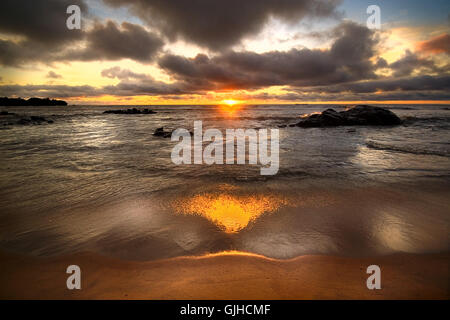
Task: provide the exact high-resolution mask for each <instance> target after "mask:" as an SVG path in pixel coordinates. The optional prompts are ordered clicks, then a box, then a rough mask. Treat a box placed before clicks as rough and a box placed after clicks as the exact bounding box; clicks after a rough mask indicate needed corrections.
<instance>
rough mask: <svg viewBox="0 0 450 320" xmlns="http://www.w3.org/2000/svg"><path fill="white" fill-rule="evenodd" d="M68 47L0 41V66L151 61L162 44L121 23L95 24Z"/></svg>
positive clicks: (135, 26) (142, 29) (146, 33)
mask: <svg viewBox="0 0 450 320" xmlns="http://www.w3.org/2000/svg"><path fill="white" fill-rule="evenodd" d="M81 35H82V37H81V38H80V39H77V40H76V41H74V42H73V43H71V45H70V46H68V45H66V44H44V43H40V42H36V41H34V40H23V41H19V42H14V41H11V40H1V39H0V64H1V65H5V66H16V67H20V66H23V65H24V64H26V63H29V62H44V63H52V62H56V61H99V60H120V59H132V60H136V61H139V62H142V63H148V62H150V61H152V59H153V58H154V56H155V55H156V54H157V53H158V51H159V50H161V48H162V47H163V45H164V43H163V41H162V40H161V39H160V38H159V37H158V36H156V35H155V34H154V33H152V32H149V31H147V30H146V29H145V28H143V27H141V26H139V25H135V24H131V23H127V22H124V23H122V25H121V26H120V27H119V26H118V25H117V24H116V23H114V22H112V21H107V22H106V24H104V25H103V24H100V23H96V24H95V25H94V26H93V28H91V29H89V30H87V31H85V32H83V33H82V34H81Z"/></svg>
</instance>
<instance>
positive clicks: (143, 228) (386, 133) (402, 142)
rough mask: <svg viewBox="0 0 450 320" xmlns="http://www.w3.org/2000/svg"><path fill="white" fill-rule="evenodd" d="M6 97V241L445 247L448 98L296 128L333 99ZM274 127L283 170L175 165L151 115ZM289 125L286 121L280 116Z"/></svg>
mask: <svg viewBox="0 0 450 320" xmlns="http://www.w3.org/2000/svg"><path fill="white" fill-rule="evenodd" d="M132 107H134V106H126V107H125V106H122V107H120V106H70V107H2V108H0V109H1V110H2V111H3V110H6V111H8V112H14V113H17V114H20V115H24V116H25V115H26V116H31V115H34V116H43V117H45V118H46V119H49V120H53V121H54V123H52V124H47V123H45V124H41V125H29V126H27V125H24V126H22V125H7V124H8V120H7V119H6V117H4V116H1V118H0V141H1V142H0V154H1V158H0V159H1V166H0V177H1V180H0V250H4V251H11V252H18V253H26V254H32V255H36V256H55V255H62V254H69V253H74V252H81V251H91V252H96V253H99V254H103V255H107V256H112V257H117V258H120V259H125V260H156V259H163V258H170V257H177V256H194V255H195V256H197V255H205V254H213V253H218V252H223V251H239V252H247V253H254V254H258V255H263V256H266V257H268V258H274V259H290V258H294V257H297V256H302V255H309V254H319V255H338V256H357V257H362V256H381V255H387V254H392V253H395V252H408V253H438V252H448V251H449V248H450V241H449V240H450V238H449V222H450V210H449V209H450V107H449V106H445V105H382V107H386V108H388V109H390V110H391V111H393V112H394V113H396V114H397V115H398V116H399V117H400V118H401V119H402V120H403V121H404V124H403V125H400V126H395V127H366V126H358V127H336V128H309V129H304V128H298V127H289V124H295V123H296V122H298V121H299V119H300V117H301V116H302V115H304V114H310V113H313V112H320V111H323V110H325V109H327V108H334V109H335V110H337V111H341V110H344V108H345V107H344V106H330V105H261V106H259V105H253V106H240V107H236V108H229V107H228V108H225V107H221V106H151V107H149V106H146V107H140V106H136V108H138V109H144V108H150V109H152V110H154V111H156V112H157V113H156V114H151V115H116V114H103V112H104V111H105V110H110V109H127V108H132ZM196 120H201V121H202V122H203V127H204V129H208V128H217V129H219V130H225V129H233V128H242V129H250V128H252V129H261V128H278V129H279V132H280V154H279V170H278V173H277V174H276V175H273V176H262V175H261V174H260V167H259V166H258V165H249V164H246V165H237V164H234V165H216V164H214V165H206V164H197V165H194V164H193V165H175V164H174V163H173V162H172V161H171V156H170V155H171V151H172V148H173V147H174V145H175V144H176V142H172V141H171V140H170V139H167V138H162V137H157V136H154V135H153V132H154V131H155V129H157V128H159V127H164V128H165V129H166V130H168V131H169V130H173V129H177V128H186V129H188V130H192V128H193V125H194V121H196ZM285 125H288V126H287V127H284V126H285Z"/></svg>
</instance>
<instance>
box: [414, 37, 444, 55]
mask: <svg viewBox="0 0 450 320" xmlns="http://www.w3.org/2000/svg"><path fill="white" fill-rule="evenodd" d="M418 49H419V50H420V51H426V52H432V53H437V54H438V53H446V54H450V34H448V33H444V34H441V35H440V36H437V37H434V38H432V39H430V40H428V41H423V42H420V43H419V45H418Z"/></svg>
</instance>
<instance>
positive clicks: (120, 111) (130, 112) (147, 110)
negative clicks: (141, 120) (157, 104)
mask: <svg viewBox="0 0 450 320" xmlns="http://www.w3.org/2000/svg"><path fill="white" fill-rule="evenodd" d="M103 113H105V114H109V113H111V114H155V113H156V112H155V111H153V110H150V109H144V110H139V109H136V108H132V109H126V110H106V111H105V112H103Z"/></svg>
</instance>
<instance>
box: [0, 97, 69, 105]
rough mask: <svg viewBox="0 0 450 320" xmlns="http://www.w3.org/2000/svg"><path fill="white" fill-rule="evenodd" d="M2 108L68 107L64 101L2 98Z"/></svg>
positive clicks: (0, 100) (0, 102)
mask: <svg viewBox="0 0 450 320" xmlns="http://www.w3.org/2000/svg"><path fill="white" fill-rule="evenodd" d="M0 106H5V107H18V106H67V102H66V101H63V100H54V99H49V98H46V99H41V98H29V99H28V100H25V99H22V98H7V97H3V98H0Z"/></svg>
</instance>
